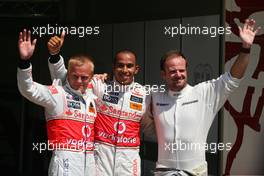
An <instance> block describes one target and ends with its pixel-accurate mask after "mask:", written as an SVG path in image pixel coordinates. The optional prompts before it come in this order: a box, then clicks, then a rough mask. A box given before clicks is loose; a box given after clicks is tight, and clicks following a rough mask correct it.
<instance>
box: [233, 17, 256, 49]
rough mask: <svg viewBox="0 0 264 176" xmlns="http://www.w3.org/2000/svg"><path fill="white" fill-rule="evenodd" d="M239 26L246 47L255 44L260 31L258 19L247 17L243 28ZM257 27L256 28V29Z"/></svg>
mask: <svg viewBox="0 0 264 176" xmlns="http://www.w3.org/2000/svg"><path fill="white" fill-rule="evenodd" d="M238 28H239V35H240V38H241V40H242V44H243V47H244V48H250V47H251V45H252V44H253V41H254V38H255V35H256V34H257V33H258V32H259V30H260V27H257V28H256V21H255V20H253V19H250V20H249V19H247V20H246V22H245V24H244V26H243V28H241V27H238ZM255 28H256V29H255Z"/></svg>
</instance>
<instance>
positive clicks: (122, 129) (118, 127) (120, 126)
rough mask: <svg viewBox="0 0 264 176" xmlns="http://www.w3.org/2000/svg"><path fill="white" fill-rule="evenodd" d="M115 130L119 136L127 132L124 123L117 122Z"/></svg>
mask: <svg viewBox="0 0 264 176" xmlns="http://www.w3.org/2000/svg"><path fill="white" fill-rule="evenodd" d="M114 130H115V131H116V132H117V133H118V134H123V133H124V132H125V131H126V124H125V123H124V122H116V123H115V124H114Z"/></svg>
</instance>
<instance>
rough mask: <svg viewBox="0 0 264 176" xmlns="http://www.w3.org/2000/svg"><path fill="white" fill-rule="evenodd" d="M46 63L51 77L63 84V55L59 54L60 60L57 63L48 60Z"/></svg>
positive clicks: (65, 72) (64, 69)
mask: <svg viewBox="0 0 264 176" xmlns="http://www.w3.org/2000/svg"><path fill="white" fill-rule="evenodd" d="M48 65H49V71H50V76H51V79H52V80H54V79H60V80H61V82H62V83H63V84H64V83H65V81H66V76H67V69H66V68H65V65H64V60H63V57H62V56H61V55H60V60H59V61H58V62H57V63H55V64H52V63H50V62H48Z"/></svg>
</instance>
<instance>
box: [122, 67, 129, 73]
mask: <svg viewBox="0 0 264 176" xmlns="http://www.w3.org/2000/svg"><path fill="white" fill-rule="evenodd" d="M122 71H123V72H124V73H126V72H127V71H128V68H127V66H126V65H125V66H124V67H123V69H122Z"/></svg>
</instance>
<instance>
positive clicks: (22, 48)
mask: <svg viewBox="0 0 264 176" xmlns="http://www.w3.org/2000/svg"><path fill="white" fill-rule="evenodd" d="M36 43H37V39H34V40H33V41H32V43H31V32H30V31H27V30H26V29H24V30H23V32H20V33H19V39H18V50H19V54H20V58H21V59H23V60H28V59H30V58H31V56H32V55H33V53H34V50H35V46H36Z"/></svg>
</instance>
